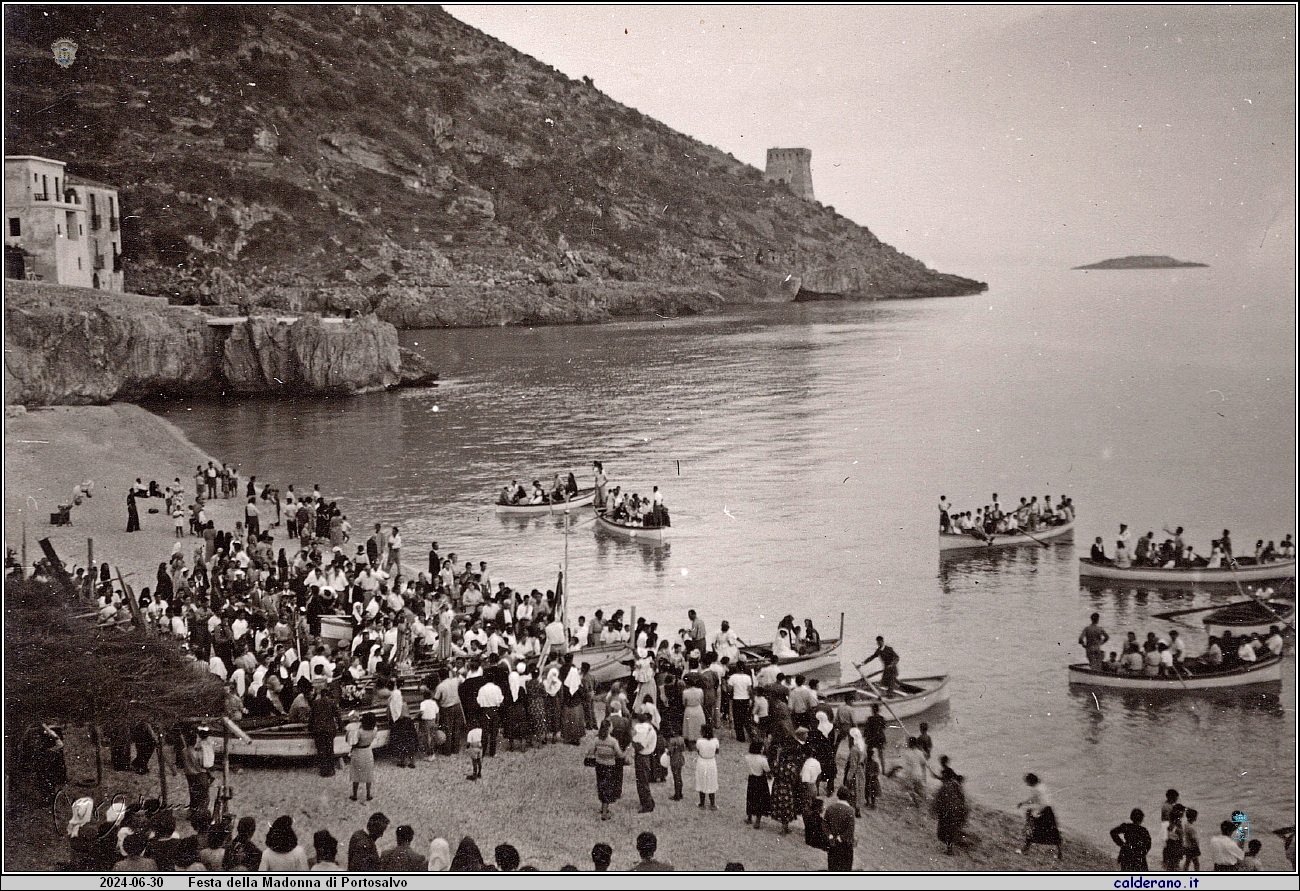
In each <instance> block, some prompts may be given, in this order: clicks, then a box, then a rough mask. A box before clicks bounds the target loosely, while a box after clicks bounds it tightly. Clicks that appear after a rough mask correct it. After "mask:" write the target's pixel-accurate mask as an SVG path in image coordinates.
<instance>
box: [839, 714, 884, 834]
mask: <svg viewBox="0 0 1300 891" xmlns="http://www.w3.org/2000/svg"><path fill="white" fill-rule="evenodd" d="M867 760H868V759H867V744H866V742H865V741H864V740H863V738H862V730H861V728H858V727H854V728H852V729H851V730H849V755H848V758H847V759H846V760H845V762H844V786H845V788H847V789H848V790H849V792H851V793H852V797H851V799H850V801H849V803H850V804H852V805H853V810H854V816H857V817H861V816H862V808H863V806H864V805H865V806H866V807H874V806H875V795H874V794H871V791H870V787H869V785H868V777H867ZM871 766H872V767H875V766H876V765H875V761H874V759H872V765H871Z"/></svg>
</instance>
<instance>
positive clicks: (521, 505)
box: [494, 473, 596, 516]
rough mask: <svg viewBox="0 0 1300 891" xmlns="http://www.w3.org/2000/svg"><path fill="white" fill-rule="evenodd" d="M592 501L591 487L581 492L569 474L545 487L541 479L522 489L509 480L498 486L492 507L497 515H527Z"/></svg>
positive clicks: (581, 504)
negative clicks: (505, 483) (499, 489)
mask: <svg viewBox="0 0 1300 891" xmlns="http://www.w3.org/2000/svg"><path fill="white" fill-rule="evenodd" d="M595 500H596V487H595V486H591V487H589V488H586V489H581V488H579V487H578V480H577V478H576V477H574V475H573V474H572V473H570V474H569V475H568V478H567V479H561V478H560V475H559V474H558V473H557V474H556V475H555V479H553V480H552V481H551V484H550V485H549V486H543V485H542V481H541V480H533V484H532V486H523V485H521V484H520V483H519V481H518V480H511V481H510V485H508V486H502V487H501V491H500V492H499V493H497V500H496V504H495V506H494V507H495V510H496V512H497V513H498V514H506V515H511V516H528V515H532V514H548V513H554V512H555V511H557V510H571V509H572V508H575V507H586V506H587V505H588V504H591V503H592V502H593V501H595Z"/></svg>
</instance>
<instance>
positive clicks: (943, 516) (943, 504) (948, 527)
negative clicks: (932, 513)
mask: <svg viewBox="0 0 1300 891" xmlns="http://www.w3.org/2000/svg"><path fill="white" fill-rule="evenodd" d="M950 510H952V505H951V504H949V503H948V496H947V495H940V496H939V531H940V532H942V533H944V534H945V535H951V534H952V519H951V518H950V517H949V516H948V512H949V511H950Z"/></svg>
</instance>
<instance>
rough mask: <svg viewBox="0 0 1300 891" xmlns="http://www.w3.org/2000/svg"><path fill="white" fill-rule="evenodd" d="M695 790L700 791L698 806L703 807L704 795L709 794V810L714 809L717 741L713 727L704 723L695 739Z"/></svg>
mask: <svg viewBox="0 0 1300 891" xmlns="http://www.w3.org/2000/svg"><path fill="white" fill-rule="evenodd" d="M695 754H696V755H698V756H699V757H698V758H697V759H696V760H695V791H696V792H699V793H700V807H701V808H703V807H704V796H705V795H707V796H709V810H711V811H716V810H717V809H718V804H717V801H716V799H715V798H714V796H715V795H717V792H718V741H717V739H715V738H714V736H713V728H712V727H711V726H710V725H708V724H705V725H704V727H703V728H702V729H701V730H700V738H699V739H697V740H696V741H695Z"/></svg>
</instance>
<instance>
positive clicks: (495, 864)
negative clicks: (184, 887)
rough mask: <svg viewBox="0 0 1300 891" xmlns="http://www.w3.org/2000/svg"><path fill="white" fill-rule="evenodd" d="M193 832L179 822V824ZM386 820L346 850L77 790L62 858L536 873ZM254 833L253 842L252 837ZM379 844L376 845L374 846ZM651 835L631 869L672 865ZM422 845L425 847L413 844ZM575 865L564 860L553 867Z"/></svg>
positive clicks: (105, 867) (139, 866)
mask: <svg viewBox="0 0 1300 891" xmlns="http://www.w3.org/2000/svg"><path fill="white" fill-rule="evenodd" d="M186 822H188V823H189V828H190V829H192V830H193V831H183V830H185V829H186V827H185V825H184V824H185V823H186ZM391 825H392V821H391V820H390V819H389V818H388V816H387V815H386V814H384V813H383V812H382V811H375V812H374V813H372V814H371V815H370V817H369V818H368V819H367V820H366V825H365V826H364V827H362V828H359V829H357V830H356V831H355V832H353V833H352V836H351V837H350V838H349V839H348V843H347V847H346V849H344V848H342V847H341V846H340V841H339V839H337V838H335V837H334V835H333V833H331V832H330V831H329V830H327V829H320V830H317V831H316V832H314V833H313V834H312V835H311V838H310V841H308V840H307V839H305V838H303V839H300V838H299V835H298V831H297V830H296V829H295V828H294V822H293V817H292V816H290V815H288V814H285V815H282V816H280V817H277V818H276V819H275V820H273V821H272V822H271V824H270V825H269V826H268V827H267V830H266V833H265V835H264V836H262V838H261V839H260V840H259V839H258V825H257V821H256V819H255V818H253V817H248V816H245V817H241V818H238V819H237V820H236V819H234V818H232V819H231V820H223V821H220V822H218V823H213V822H211V821H210V820H208V819H206V818H205V815H204V814H203V813H202V812H194V811H191V812H190V813H189V814H188V816H187V817H186V818H184V819H183V820H181V821H178V820H177V818H176V816H175V814H174V813H173V811H172V810H171V809H170V808H166V807H163V806H162V804H161V803H160V802H159V801H158V800H157V799H148V800H145V801H140V802H135V803H132V804H127V803H126V802H125V801H117V802H114V803H113V804H111V805H110V806H109V807H108V808H107V809H105V810H104V812H103V813H102V815H101V814H98V813H97V811H96V808H95V803H94V800H93V799H91V798H81V799H78V800H77V801H76V802H74V804H73V806H72V817H71V819H70V820H69V821H68V824H67V827H66V828H67V834H68V840H69V848H70V850H71V857H72V859H71V862H70V864H69V865H70V867H71V868H72V869H74V870H86V871H93V872H345V871H346V872H384V873H405V872H497V871H499V872H515V871H519V872H536V871H537V870H538V868H537V866H535V865H533V864H529V863H525V862H524V861H523V859H522V857H521V856H520V853H519V849H518V848H516V847H515V846H514V845H512V844H509V843H502V844H499V845H497V846H496V847H495V848H494V849H493V850H492V858H491V859H490V860H489V859H487V858H485V857H484V854H483V851H482V849H481V848H480V847H479V845H478V843H477V842H476V841H475V840H474V839H473V838H472V837H471V836H468V835H467V836H464V837H462V838H461V840H460V842H459V844H458V845H457V846H456V849H455V851H454V852H453V851H452V849H451V845H450V843H449V842H448V841H447V840H446V839H445V838H442V837H436V838H433V839H432V840H431V841H430V842H429V843H428V847H427V848H425V847H424V846H423V845H421V847H420V849H419V850H417V849H416V847H415V836H416V831H415V827H413V826H412V825H410V824H402V825H400V826H398V827H397V828H396V829H395V831H394V833H393V841H392V844H391V846H389V845H388V843H387V842H386V841H385V838H384V837H385V835H387V833H388V828H389V826H391ZM259 841H260V844H259ZM381 846H382V850H381ZM658 846H659V845H658V838H657V837H656V836H655V834H654V833H653V832H642V833H641V834H640V835H639V836H638V837H637V840H636V851H637V855H636V859H635V860H631V859H630V858H629V863H630V865H629V866H628V867H627V869H629V870H630V871H671V870H672V868H673V867H672V865H671V864H670V863H668V862H666V861H663V860H659V859H657V858H656V854H657V852H658ZM421 851H424V852H425V853H421ZM613 859H614V849H613V848H612V847H611V846H610V845H608V844H605V843H597V844H596V845H594V846H593V847H592V850H591V862H592V866H591V868H592V870H593V871H595V872H606V871H608V870H609V869H610V867H611V865H612V863H613ZM724 868H725V869H726V870H728V871H735V870H743V869H744V866H743V864H740V863H735V862H732V863H728V864H726V866H725V867H724ZM578 869H579V868H578V867H577V866H576V865H574V864H571V863H570V864H565V865H564V866H562V867H561V868H560V871H561V872H575V871H578Z"/></svg>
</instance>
